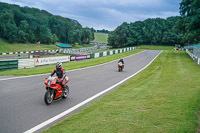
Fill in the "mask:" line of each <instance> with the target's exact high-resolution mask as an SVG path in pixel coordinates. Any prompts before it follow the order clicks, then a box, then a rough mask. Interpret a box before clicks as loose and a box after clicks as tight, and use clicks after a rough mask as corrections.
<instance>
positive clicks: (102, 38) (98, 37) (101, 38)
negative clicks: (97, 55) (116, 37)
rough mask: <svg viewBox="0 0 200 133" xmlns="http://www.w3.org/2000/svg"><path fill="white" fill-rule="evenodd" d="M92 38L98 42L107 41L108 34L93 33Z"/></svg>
mask: <svg viewBox="0 0 200 133" xmlns="http://www.w3.org/2000/svg"><path fill="white" fill-rule="evenodd" d="M94 38H95V39H94V40H95V41H97V42H99V43H108V34H105V33H96V32H95V33H94Z"/></svg>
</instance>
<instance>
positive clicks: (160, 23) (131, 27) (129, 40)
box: [108, 16, 182, 47]
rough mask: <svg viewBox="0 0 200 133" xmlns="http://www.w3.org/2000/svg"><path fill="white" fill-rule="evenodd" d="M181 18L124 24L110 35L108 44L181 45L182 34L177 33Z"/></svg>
mask: <svg viewBox="0 0 200 133" xmlns="http://www.w3.org/2000/svg"><path fill="white" fill-rule="evenodd" d="M180 18H181V17H178V16H177V17H169V18H167V19H161V18H154V19H146V20H145V21H136V22H134V23H130V24H128V23H123V24H122V25H121V26H119V27H117V28H116V29H115V30H114V31H113V32H111V33H110V34H109V38H108V42H109V44H110V45H111V46H113V47H124V46H128V45H141V44H147V45H148V44H154V45H157V44H162V45H174V44H176V43H181V42H180V40H181V37H182V35H181V33H180V32H179V31H177V28H176V23H178V21H179V19H180Z"/></svg>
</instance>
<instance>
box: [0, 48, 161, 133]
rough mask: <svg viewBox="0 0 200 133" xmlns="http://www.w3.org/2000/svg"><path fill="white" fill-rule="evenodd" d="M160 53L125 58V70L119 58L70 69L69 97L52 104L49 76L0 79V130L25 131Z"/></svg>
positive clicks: (15, 132) (149, 51)
mask: <svg viewBox="0 0 200 133" xmlns="http://www.w3.org/2000/svg"><path fill="white" fill-rule="evenodd" d="M160 52H161V51H156V50H146V51H143V52H140V53H138V54H135V55H132V56H129V57H127V58H124V61H125V69H124V71H123V72H118V71H117V62H118V61H117V60H116V61H112V62H109V63H106V64H103V65H99V66H95V67H90V68H86V69H80V70H74V71H68V72H67V75H68V76H69V78H70V81H69V84H68V86H69V88H70V94H69V97H68V98H67V99H65V100H58V101H55V102H53V103H52V104H51V105H49V106H47V105H46V104H45V103H44V94H45V85H44V80H45V77H47V75H37V76H30V77H21V78H15V77H14V78H13V79H12V78H11V79H7V80H2V78H0V85H1V87H0V88H1V89H0V90H1V93H0V132H1V133H19V132H25V131H27V130H29V129H31V128H33V127H35V126H37V125H38V124H40V123H43V122H44V121H46V120H48V119H50V118H52V117H54V116H56V115H58V114H60V113H62V112H64V111H66V110H68V109H69V108H71V107H73V106H75V105H77V104H79V103H80V102H82V101H84V100H86V99H88V98H90V97H92V96H94V95H95V94H97V93H99V92H101V91H103V90H105V89H107V88H109V87H111V86H113V85H115V84H117V83H118V82H120V81H122V80H123V79H125V78H127V77H129V76H131V75H133V74H134V73H136V72H138V71H139V70H141V69H142V68H144V67H145V66H146V65H147V64H149V62H151V61H152V60H153V59H154V58H155V57H156V56H157V55H158V54H159V53H160ZM66 69H67V68H66ZM84 106H85V105H84ZM79 109H80V108H78V109H76V110H75V111H73V112H71V113H69V114H67V115H66V116H65V117H67V116H69V115H70V114H72V113H74V112H76V111H78V110H79ZM61 119H63V118H61ZM59 120H60V119H59ZM59 120H57V121H59ZM57 121H55V122H57ZM55 122H53V123H55ZM53 123H51V124H53ZM48 126H49V125H48ZM44 128H46V127H44ZM44 128H42V129H40V130H39V131H41V130H43V129H44ZM39 131H37V132H39Z"/></svg>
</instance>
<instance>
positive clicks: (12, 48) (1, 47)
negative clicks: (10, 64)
mask: <svg viewBox="0 0 200 133" xmlns="http://www.w3.org/2000/svg"><path fill="white" fill-rule="evenodd" d="M58 48H59V47H57V46H56V45H47V44H40V45H37V44H21V43H13V44H10V43H7V42H6V41H3V40H1V39H0V53H8V52H21V51H32V50H55V49H58Z"/></svg>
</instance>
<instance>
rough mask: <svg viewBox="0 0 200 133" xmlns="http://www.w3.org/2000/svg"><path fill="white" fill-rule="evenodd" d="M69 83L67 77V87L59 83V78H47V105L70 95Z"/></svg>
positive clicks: (45, 98)
mask: <svg viewBox="0 0 200 133" xmlns="http://www.w3.org/2000/svg"><path fill="white" fill-rule="evenodd" d="M68 82H69V78H68V77H67V76H66V77H65V85H64V87H63V88H62V85H61V84H60V83H59V78H58V77H51V76H49V77H47V78H46V80H45V82H44V84H45V85H46V93H45V95H44V101H45V103H46V104H47V105H49V104H51V103H52V102H53V100H57V99H60V98H62V99H65V98H67V97H68V95H69V87H68V86H67V85H66V84H67V83H68Z"/></svg>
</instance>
